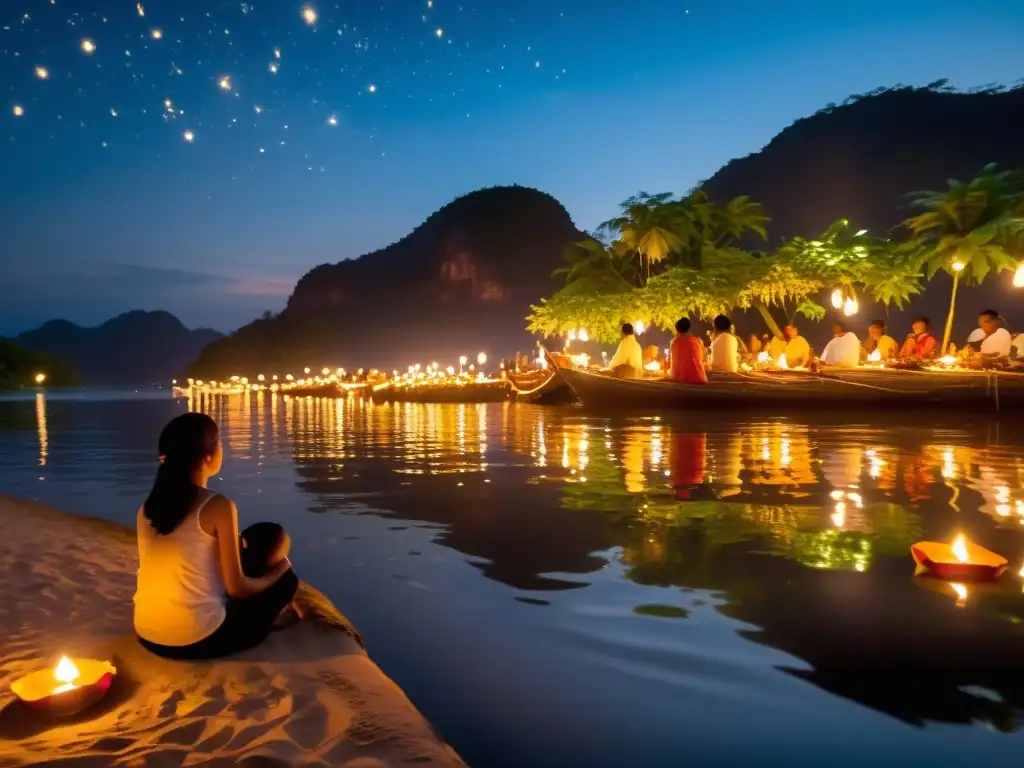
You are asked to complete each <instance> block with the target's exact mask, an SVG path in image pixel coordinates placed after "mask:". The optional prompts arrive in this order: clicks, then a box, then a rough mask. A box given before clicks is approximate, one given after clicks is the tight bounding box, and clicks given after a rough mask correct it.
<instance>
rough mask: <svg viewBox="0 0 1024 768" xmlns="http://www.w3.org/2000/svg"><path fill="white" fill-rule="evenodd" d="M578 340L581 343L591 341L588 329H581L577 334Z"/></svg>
mask: <svg viewBox="0 0 1024 768" xmlns="http://www.w3.org/2000/svg"><path fill="white" fill-rule="evenodd" d="M576 338H577V339H579V340H580V341H590V334H589V333H587V329H586V328H580V329H579V330H578V331H577V332H576Z"/></svg>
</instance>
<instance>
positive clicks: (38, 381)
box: [35, 373, 46, 384]
mask: <svg viewBox="0 0 1024 768" xmlns="http://www.w3.org/2000/svg"><path fill="white" fill-rule="evenodd" d="M35 380H36V384H42V383H43V382H44V381H46V374H45V373H37V374H36V375H35Z"/></svg>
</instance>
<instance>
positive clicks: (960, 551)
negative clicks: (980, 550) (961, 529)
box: [953, 533, 968, 563]
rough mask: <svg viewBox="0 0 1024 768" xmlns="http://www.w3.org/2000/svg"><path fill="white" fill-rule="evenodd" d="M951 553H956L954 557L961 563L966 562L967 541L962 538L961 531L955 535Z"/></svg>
mask: <svg viewBox="0 0 1024 768" xmlns="http://www.w3.org/2000/svg"><path fill="white" fill-rule="evenodd" d="M953 554H954V555H956V559H957V560H959V561H960V562H961V563H966V562H968V557H967V541H966V540H965V539H964V535H963V534H962V533H961V534H960V535H959V536H957V537H956V540H955V541H954V542H953Z"/></svg>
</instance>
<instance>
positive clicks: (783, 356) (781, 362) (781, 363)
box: [779, 352, 789, 369]
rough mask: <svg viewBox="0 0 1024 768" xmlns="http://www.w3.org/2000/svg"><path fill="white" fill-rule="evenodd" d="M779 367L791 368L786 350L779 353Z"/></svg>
mask: <svg viewBox="0 0 1024 768" xmlns="http://www.w3.org/2000/svg"><path fill="white" fill-rule="evenodd" d="M779 368H782V369H787V368H789V363H788V362H787V361H786V353H785V352H783V353H782V354H781V355H779Z"/></svg>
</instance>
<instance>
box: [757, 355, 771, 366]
mask: <svg viewBox="0 0 1024 768" xmlns="http://www.w3.org/2000/svg"><path fill="white" fill-rule="evenodd" d="M771 361H772V356H771V355H769V354H768V353H767V352H758V353H757V362H759V363H770V362H771Z"/></svg>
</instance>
